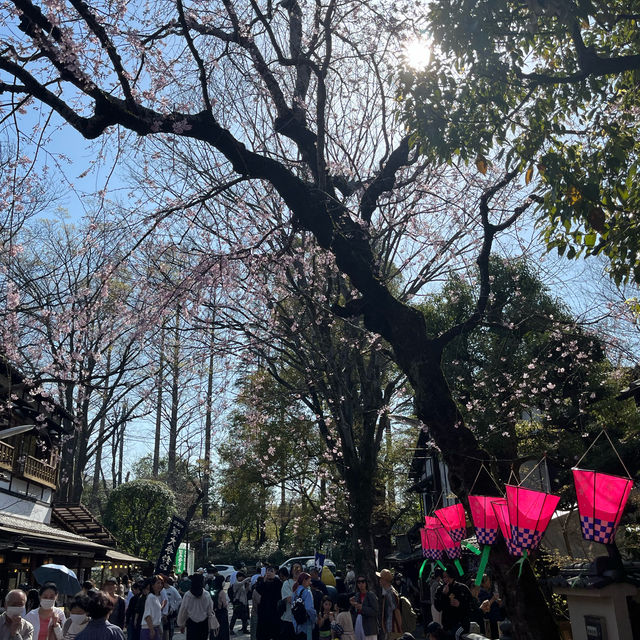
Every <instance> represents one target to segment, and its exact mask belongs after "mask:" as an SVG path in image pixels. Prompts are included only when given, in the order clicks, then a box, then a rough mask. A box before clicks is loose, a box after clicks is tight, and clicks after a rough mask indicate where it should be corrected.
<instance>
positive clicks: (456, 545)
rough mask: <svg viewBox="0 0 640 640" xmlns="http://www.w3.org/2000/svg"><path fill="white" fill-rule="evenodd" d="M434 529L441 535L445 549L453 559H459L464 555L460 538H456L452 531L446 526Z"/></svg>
mask: <svg viewBox="0 0 640 640" xmlns="http://www.w3.org/2000/svg"><path fill="white" fill-rule="evenodd" d="M433 531H435V532H436V533H437V534H438V536H439V537H440V540H441V541H442V545H443V547H444V551H445V553H446V554H447V556H448V557H449V558H450V559H451V560H457V559H458V558H460V557H461V556H462V547H461V546H460V540H454V539H453V537H452V536H451V532H450V531H449V530H448V529H447V528H446V527H443V526H440V527H438V528H437V529H433Z"/></svg>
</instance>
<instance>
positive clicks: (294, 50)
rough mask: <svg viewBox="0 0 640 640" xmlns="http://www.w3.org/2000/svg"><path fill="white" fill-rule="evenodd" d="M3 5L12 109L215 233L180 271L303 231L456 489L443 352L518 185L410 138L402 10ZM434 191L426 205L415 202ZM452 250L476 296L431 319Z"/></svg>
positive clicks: (466, 474)
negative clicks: (425, 429)
mask: <svg viewBox="0 0 640 640" xmlns="http://www.w3.org/2000/svg"><path fill="white" fill-rule="evenodd" d="M9 6H10V7H11V11H7V12H5V15H4V16H3V25H2V27H1V28H2V38H3V47H2V53H0V73H1V74H2V76H1V79H0V92H2V94H3V95H6V96H9V97H10V98H11V100H10V101H9V103H10V106H9V107H8V109H9V111H10V113H11V114H12V115H13V113H14V112H17V109H15V107H14V105H15V104H17V103H18V102H20V103H23V102H24V103H26V102H29V104H30V105H31V107H32V108H33V109H34V110H36V111H38V110H41V111H42V112H43V113H46V114H49V113H50V112H53V113H54V114H55V118H56V119H57V121H63V122H66V123H67V124H68V125H70V126H71V127H73V128H74V129H75V130H76V131H78V132H79V133H80V134H81V135H82V136H84V137H85V138H87V139H97V138H100V137H102V138H103V139H104V140H105V141H109V140H111V141H113V143H114V146H115V145H117V147H118V148H119V149H122V148H125V147H127V148H129V149H130V150H131V152H132V153H137V154H138V155H137V156H135V155H134V156H133V158H132V159H133V160H134V161H136V162H137V164H138V166H139V171H140V173H141V175H142V176H144V179H145V182H146V185H145V186H147V187H157V194H158V195H157V198H156V199H153V198H149V196H148V194H147V193H145V195H144V196H143V197H141V198H140V200H139V201H136V200H135V196H134V198H132V201H131V205H132V207H131V208H135V207H139V208H140V210H141V211H144V212H145V213H147V214H148V215H150V216H154V220H155V224H156V225H160V224H162V223H163V221H164V220H166V219H167V216H169V215H170V214H171V213H172V212H178V211H180V212H181V213H183V218H182V221H183V222H182V228H183V229H184V230H185V231H189V232H191V233H198V232H199V233H201V234H202V235H205V234H206V236H207V237H205V238H203V243H211V242H213V240H215V241H216V242H217V252H215V251H214V252H212V253H211V254H210V255H209V256H208V258H209V259H208V260H205V259H204V258H203V259H202V260H201V261H200V262H199V263H198V266H197V268H195V269H194V277H193V280H195V281H197V280H199V279H200V278H201V277H202V276H204V275H206V274H209V273H210V272H211V270H212V269H213V268H214V266H215V265H216V264H218V263H219V261H220V254H221V253H223V252H224V253H226V254H229V250H230V249H231V248H232V249H233V250H234V252H233V256H234V258H233V259H235V260H236V261H237V262H235V264H234V266H235V272H236V275H240V276H242V275H243V274H244V275H248V273H247V272H248V271H249V270H250V266H248V263H249V259H250V258H253V257H255V255H256V253H259V252H260V249H264V247H265V239H266V238H268V237H270V236H271V235H272V234H273V233H275V232H276V230H277V231H283V232H285V233H288V234H290V235H291V237H292V238H293V237H295V236H296V235H299V232H300V231H301V230H305V231H306V232H309V233H311V234H312V235H313V236H314V237H315V241H316V242H317V244H318V247H319V248H321V249H322V250H324V251H327V252H329V253H331V254H332V256H333V258H332V259H333V260H335V264H336V267H337V269H338V270H339V271H340V272H341V274H343V275H344V277H345V286H346V287H348V289H349V291H351V292H353V295H352V296H351V297H350V298H349V299H348V300H345V299H343V298H341V297H340V296H339V295H336V292H337V291H339V290H336V291H334V292H330V293H331V297H330V299H328V300H327V302H326V306H327V307H329V308H331V309H332V311H333V312H334V313H335V314H337V315H338V316H341V317H342V318H344V319H347V320H349V319H354V318H357V319H358V322H360V321H361V322H362V323H363V326H364V327H365V328H366V330H367V331H368V332H371V333H373V334H377V335H379V336H380V337H381V338H382V339H383V340H384V341H386V343H387V344H388V345H389V353H390V354H392V358H393V360H394V362H395V364H396V365H397V366H398V367H399V369H400V370H401V371H402V372H403V374H404V375H405V376H406V377H407V379H408V381H409V383H410V384H411V386H412V388H413V390H414V394H415V411H416V415H417V417H418V418H419V419H420V420H421V421H422V422H424V423H425V424H426V425H428V426H429V428H430V429H431V432H432V433H433V436H434V438H435V440H436V442H437V444H438V446H439V447H440V448H441V450H442V452H443V455H444V457H445V459H446V461H447V463H448V466H449V469H450V475H451V486H452V488H453V490H454V491H455V492H456V494H457V495H458V496H459V498H460V499H461V500H463V501H464V500H465V499H466V494H467V492H468V490H469V488H470V487H471V485H472V483H473V480H474V478H475V477H476V475H477V470H478V464H479V463H480V461H483V460H488V459H489V454H488V453H487V452H485V451H484V450H483V449H481V448H480V446H479V444H478V442H477V440H476V438H475V437H474V435H473V433H472V432H471V431H470V430H469V429H468V428H466V427H465V425H464V421H463V419H462V415H461V413H460V411H459V409H458V407H457V405H456V403H455V401H454V399H453V397H452V395H451V391H450V389H449V386H448V384H447V381H446V378H445V376H444V375H443V372H442V368H441V358H442V353H443V350H444V348H445V347H446V346H447V345H448V344H449V343H450V342H451V340H453V339H454V338H456V337H457V336H460V335H462V334H466V333H468V332H470V331H472V330H473V329H474V328H475V327H476V326H477V325H478V323H479V322H480V320H481V319H482V317H483V315H484V312H485V309H486V306H487V303H488V301H489V294H490V285H491V281H490V269H489V256H490V254H491V251H492V248H493V241H494V238H495V237H496V235H498V234H500V233H501V232H504V231H505V230H507V229H508V228H509V227H510V226H511V225H512V224H514V223H515V222H516V220H517V219H518V218H520V217H521V216H522V215H523V214H524V212H526V211H527V209H528V208H529V206H530V201H529V200H528V199H527V198H526V197H525V198H520V199H516V198H514V197H512V198H508V197H506V196H505V195H503V194H505V189H507V188H508V187H509V185H511V184H512V183H513V180H514V179H515V177H516V173H515V172H511V173H507V174H506V175H504V176H502V175H497V176H496V175H493V174H489V175H487V177H486V178H483V177H482V176H479V177H478V179H477V180H474V181H472V183H471V184H468V181H467V180H466V179H465V177H464V176H463V175H461V174H459V173H458V172H457V171H456V169H455V168H452V169H451V171H450V173H449V175H442V176H435V175H433V174H432V173H431V172H430V167H429V165H428V164H425V163H424V162H421V160H420V156H419V154H418V152H417V150H415V149H412V147H411V144H410V138H409V137H408V136H406V135H405V132H404V131H403V129H402V127H401V126H399V124H398V118H397V117H396V116H397V115H398V114H397V111H396V105H395V103H394V100H393V99H392V96H393V89H392V88H391V87H390V86H389V85H388V84H387V82H386V80H387V78H388V77H389V74H390V73H391V71H392V64H393V63H394V62H395V60H397V57H398V55H399V53H400V49H401V43H400V41H399V38H401V37H402V36H403V35H405V34H406V33H407V31H408V30H409V29H411V28H412V26H413V25H414V24H415V22H414V16H412V15H411V14H410V7H409V6H406V7H405V6H402V5H397V4H394V3H389V4H385V3H384V2H380V3H377V2H376V3H367V4H363V3H360V2H346V3H343V4H338V3H335V2H333V1H331V0H330V1H329V2H327V3H326V4H322V3H318V4H316V5H314V6H313V8H311V7H308V6H306V5H305V4H304V3H300V2H298V1H296V0H293V1H291V2H286V3H284V4H277V5H273V4H272V3H270V2H267V3H266V4H264V5H260V4H258V3H255V2H249V3H246V4H245V3H242V2H238V3H234V2H232V1H231V0H223V2H221V3H220V4H217V5H213V6H212V5H211V4H200V3H197V2H194V3H192V4H191V5H188V6H187V5H185V4H184V2H183V1H182V0H177V1H176V3H175V4H172V3H170V4H161V3H157V4H150V5H145V6H144V7H142V6H140V7H138V6H132V5H126V4H119V5H117V6H114V5H112V4H110V3H106V4H104V3H100V2H96V3H92V4H87V3H84V2H77V1H76V0H70V1H69V2H68V3H55V4H51V5H47V4H42V5H40V4H37V3H35V2H32V1H31V0H26V1H23V0H20V2H17V0H16V2H15V3H13V4H10V5H9ZM5 112H6V110H5ZM20 122H25V121H20ZM19 126H23V125H22V124H19ZM24 126H26V122H25V124H24ZM136 136H137V137H136ZM160 138H161V139H162V140H163V142H164V143H165V144H167V145H171V146H173V147H174V149H175V155H174V158H175V164H174V165H172V166H171V167H169V169H170V170H169V172H167V173H165V172H162V173H159V172H156V167H155V166H154V165H153V163H152V162H150V161H151V160H153V159H154V158H153V154H154V153H155V151H156V149H155V148H154V145H155V140H156V139H160ZM184 156H190V157H197V158H199V159H201V160H202V162H203V163H206V168H207V169H210V170H211V172H212V174H213V175H215V176H216V179H215V180H210V183H209V184H208V185H207V187H206V189H204V190H203V189H202V184H201V182H200V181H199V180H196V179H195V178H196V177H197V176H195V175H191V176H190V177H191V180H183V179H177V180H169V179H173V178H176V177H181V176H180V174H181V167H180V166H179V165H180V161H181V158H183V157H184ZM145 161H149V162H146V163H145ZM198 169H199V167H196V170H198ZM182 173H184V172H182ZM436 185H437V186H438V193H437V194H435V193H434V187H435V186H436ZM434 200H435V201H437V202H439V204H440V206H439V209H438V210H434V207H433V206H428V207H427V206H425V201H429V202H430V203H432V202H433V201H434ZM155 203H158V205H159V206H158V207H157V208H156V209H155V210H154V208H153V206H152V205H154V204H155ZM273 203H276V204H277V206H276V207H273V206H271V205H272V204H273ZM274 212H275V213H276V215H275V216H274ZM421 214H423V215H421ZM172 233H174V234H176V235H179V234H180V229H176V230H174V231H173V232H172ZM385 239H386V242H385ZM464 249H467V250H475V251H476V260H477V264H478V268H479V272H480V288H479V295H478V298H477V301H476V305H475V307H474V308H473V310H472V311H471V313H470V314H469V315H468V316H467V317H463V318H460V321H459V322H458V323H457V324H456V325H454V326H452V327H450V328H448V329H447V330H446V331H444V332H441V333H439V332H437V330H436V329H435V328H434V327H433V326H431V325H430V324H428V322H427V319H426V318H425V316H424V314H423V313H422V312H421V311H420V310H419V309H417V308H416V307H415V306H413V304H412V303H414V302H415V301H416V299H417V296H419V295H420V294H421V293H423V287H424V285H425V283H426V282H427V281H428V280H429V279H430V277H429V276H432V275H433V273H434V270H436V269H437V268H438V266H440V268H441V266H442V263H443V262H446V261H448V260H449V261H455V260H456V259H457V257H458V255H459V254H460V253H461V252H462V251H463V250H464ZM392 264H393V265H396V270H395V271H394V270H393V269H390V268H389V265H392ZM247 304H250V302H249V301H247ZM381 406H383V405H381ZM478 488H479V489H483V488H484V489H485V490H490V488H487V487H478ZM492 558H493V562H494V564H495V570H496V573H497V574H498V575H500V576H501V580H502V582H503V588H504V593H505V597H506V604H507V608H508V610H509V612H510V614H511V615H512V617H513V619H514V623H515V625H516V629H517V633H518V637H519V638H523V639H528V638H540V637H545V638H556V637H558V633H557V630H556V628H555V625H554V623H553V621H552V619H551V616H550V614H549V613H548V611H547V608H546V606H545V604H544V600H543V598H542V595H541V593H540V591H539V589H538V588H537V586H536V584H535V579H534V576H533V574H532V572H531V569H530V568H529V567H528V566H527V567H525V571H524V572H523V576H522V578H521V579H520V580H518V579H517V578H516V576H515V575H514V573H513V572H509V568H510V566H511V564H512V561H511V559H510V558H509V556H508V555H507V553H506V550H505V549H504V548H503V547H498V548H497V550H496V551H495V553H494V554H492ZM373 567H374V559H373V557H371V556H369V557H367V558H363V568H364V569H365V570H367V571H368V572H370V573H371V572H372V571H373Z"/></svg>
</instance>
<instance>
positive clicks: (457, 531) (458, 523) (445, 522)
mask: <svg viewBox="0 0 640 640" xmlns="http://www.w3.org/2000/svg"><path fill="white" fill-rule="evenodd" d="M435 514H436V516H437V517H438V520H440V522H442V526H443V527H444V528H445V529H446V530H447V532H448V533H449V535H450V536H451V538H452V539H453V540H454V542H460V541H462V540H464V538H465V535H466V532H467V522H466V517H465V514H464V507H463V506H462V504H460V503H458V504H453V505H451V506H450V507H444V508H443V509H436V511H435Z"/></svg>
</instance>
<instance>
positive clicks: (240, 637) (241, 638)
mask: <svg viewBox="0 0 640 640" xmlns="http://www.w3.org/2000/svg"><path fill="white" fill-rule="evenodd" d="M241 628H242V626H241V624H240V623H239V622H236V635H235V636H231V637H232V638H233V639H234V640H249V638H250V637H251V636H250V635H249V634H248V633H240V629H241ZM173 640H186V635H185V634H184V633H180V631H177V630H176V632H175V633H174V634H173Z"/></svg>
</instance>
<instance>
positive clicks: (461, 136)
mask: <svg viewBox="0 0 640 640" xmlns="http://www.w3.org/2000/svg"><path fill="white" fill-rule="evenodd" d="M639 15H640V2H638V1H637V0H635V1H632V2H622V1H621V0H618V1H613V2H574V1H567V2H564V1H557V0H547V1H544V2H543V1H542V0H532V1H530V2H526V3H524V2H512V1H508V0H483V1H481V2H471V1H470V0H464V1H462V2H452V1H451V0H435V1H434V2H431V3H429V9H428V21H429V25H430V32H431V36H432V38H433V45H434V52H433V56H432V62H431V64H430V66H429V68H428V69H426V70H425V71H424V72H422V73H415V72H411V71H408V70H407V71H403V72H402V73H401V74H400V96H401V99H402V101H403V102H404V107H405V110H404V113H405V118H406V121H407V122H408V124H409V127H410V128H411V130H412V131H413V132H414V136H413V140H414V144H416V145H419V147H420V149H421V150H422V152H423V153H424V154H426V155H427V156H428V157H429V158H431V159H432V160H434V161H440V162H442V161H446V162H451V161H452V159H453V158H454V157H459V158H461V159H462V160H463V161H465V162H471V161H474V160H475V161H476V163H478V162H480V163H482V162H484V158H485V156H493V161H494V162H495V163H496V164H502V165H504V167H505V168H506V169H513V168H519V169H520V170H521V171H522V174H523V182H525V183H526V184H527V185H529V184H530V183H531V184H530V186H531V188H534V189H535V192H536V193H535V194H534V196H535V197H536V199H537V200H538V201H539V203H540V206H541V208H540V212H541V217H540V223H541V225H542V226H543V228H544V239H545V241H546V243H547V246H548V247H549V249H554V248H555V249H557V251H558V252H559V253H560V254H563V255H565V256H567V257H569V258H575V257H578V256H582V255H587V256H588V255H597V254H603V255H605V256H607V257H608V258H609V260H610V264H611V275H612V277H613V278H614V279H615V281H616V282H617V283H620V282H622V281H625V280H628V279H634V280H635V281H640V225H639V223H638V220H637V215H638V210H639V205H640V189H639V188H638V181H637V180H636V174H637V170H638V158H639V152H640V136H639V135H638V133H639V132H638V122H639V120H638V110H639V109H640V95H639V93H638V86H639V80H640V29H638V24H637V21H638V16H639ZM478 166H479V170H480V167H481V166H484V165H483V164H480V165H478Z"/></svg>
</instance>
